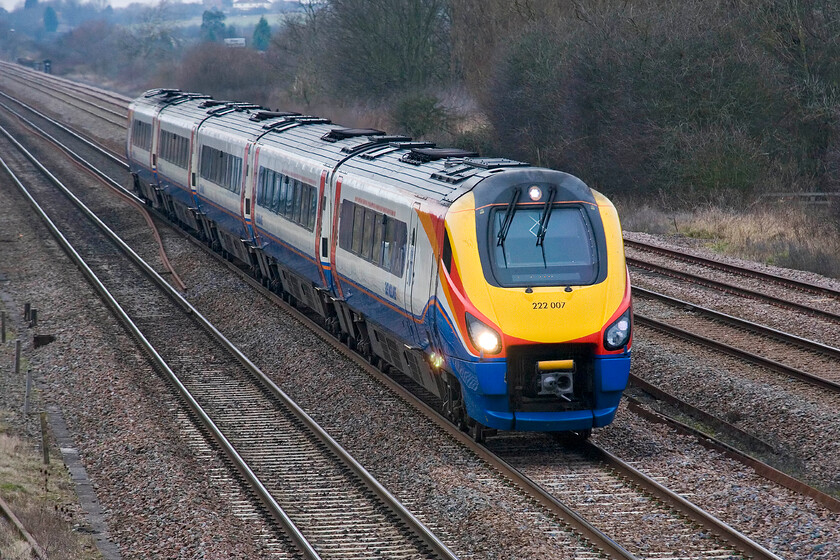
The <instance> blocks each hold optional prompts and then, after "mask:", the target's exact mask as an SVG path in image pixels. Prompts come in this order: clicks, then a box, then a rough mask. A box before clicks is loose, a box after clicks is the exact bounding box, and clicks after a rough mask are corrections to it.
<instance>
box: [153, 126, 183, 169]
mask: <svg viewBox="0 0 840 560" xmlns="http://www.w3.org/2000/svg"><path fill="white" fill-rule="evenodd" d="M158 154H159V155H160V159H162V160H165V161H168V162H169V163H172V164H174V165H177V166H178V167H180V168H181V169H186V168H187V163H188V161H189V157H190V143H189V140H187V139H186V138H185V137H183V136H180V135H178V134H175V133H174V132H169V131H167V130H161V131H160V146H158Z"/></svg>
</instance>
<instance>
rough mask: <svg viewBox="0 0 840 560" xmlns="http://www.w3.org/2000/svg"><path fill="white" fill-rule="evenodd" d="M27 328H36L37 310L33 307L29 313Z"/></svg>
mask: <svg viewBox="0 0 840 560" xmlns="http://www.w3.org/2000/svg"><path fill="white" fill-rule="evenodd" d="M29 326H30V327H37V326H38V309H37V308H35V307H33V308H32V310H30V311H29Z"/></svg>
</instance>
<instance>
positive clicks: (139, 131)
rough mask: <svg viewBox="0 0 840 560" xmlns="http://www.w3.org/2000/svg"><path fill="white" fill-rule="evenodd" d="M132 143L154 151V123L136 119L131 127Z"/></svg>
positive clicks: (142, 148)
mask: <svg viewBox="0 0 840 560" xmlns="http://www.w3.org/2000/svg"><path fill="white" fill-rule="evenodd" d="M131 143H132V144H133V145H135V146H137V147H138V148H140V149H141V150H146V151H147V152H150V151H152V125H151V124H150V123H147V122H143V121H134V125H133V126H132V128H131Z"/></svg>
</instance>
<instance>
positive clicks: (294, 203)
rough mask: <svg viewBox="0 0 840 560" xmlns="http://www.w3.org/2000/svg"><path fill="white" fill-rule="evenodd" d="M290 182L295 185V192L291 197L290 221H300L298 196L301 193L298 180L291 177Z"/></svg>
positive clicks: (299, 196)
mask: <svg viewBox="0 0 840 560" xmlns="http://www.w3.org/2000/svg"><path fill="white" fill-rule="evenodd" d="M292 182H293V183H294V185H295V193H294V198H293V199H292V216H291V218H292V221H293V222H298V223H300V198H301V196H302V194H303V193H301V192H300V191H301V188H300V187H301V185H300V181H298V180H297V179H292Z"/></svg>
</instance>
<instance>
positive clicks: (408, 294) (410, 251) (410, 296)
mask: <svg viewBox="0 0 840 560" xmlns="http://www.w3.org/2000/svg"><path fill="white" fill-rule="evenodd" d="M418 210H420V203H419V202H415V203H414V205H413V207H412V209H411V216H409V220H408V241H407V243H406V248H405V279H404V280H405V285H404V291H403V294H404V301H405V310H406V311H407V312H408V315H409V316H408V318H407V319H406V320H407V321H408V325H407V327H408V332H409V333H410V336H411V340H412V341H413V342H415V343H417V342H419V340H420V336H419V333H418V330H417V321H416V320H415V319H416V318H417V316H418V315H419V314H421V313H422V312H423V310H422V309H419V310H418V309H416V308H417V307H419V306H418V305H417V304H416V303H415V302H414V285H415V281H414V280H415V278H414V272H415V266H414V265H415V260H416V257H417V228H418V225H419V220H418V218H417V212H418ZM420 291H422V287H421V289H420Z"/></svg>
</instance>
